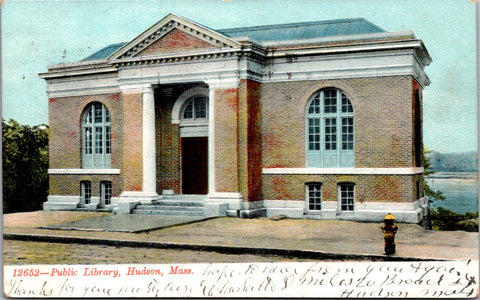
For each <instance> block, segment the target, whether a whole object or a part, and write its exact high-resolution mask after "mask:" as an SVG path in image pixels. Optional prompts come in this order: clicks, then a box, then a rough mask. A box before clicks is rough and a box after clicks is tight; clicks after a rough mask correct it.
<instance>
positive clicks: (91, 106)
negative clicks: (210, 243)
mask: <svg viewBox="0 0 480 300" xmlns="http://www.w3.org/2000/svg"><path fill="white" fill-rule="evenodd" d="M430 62H431V58H430V56H429V54H428V51H427V50H426V48H425V46H424V44H423V42H422V41H421V40H420V39H418V38H417V37H416V36H415V34H414V33H413V32H412V31H400V32H386V31H385V30H383V29H381V28H379V27H378V26H376V25H374V24H372V23H370V22H369V21H367V20H365V19H363V18H357V19H342V20H332V21H318V22H304V23H291V24H278V25H269V26H254V27H241V28H230V29H218V30H217V29H215V30H214V29H210V28H208V27H205V26H203V25H201V24H198V23H196V22H193V21H191V20H188V19H185V18H183V17H181V16H178V15H175V14H169V15H167V16H166V17H165V18H163V19H162V20H160V21H159V22H158V23H156V24H154V25H153V26H152V27H150V28H148V29H147V30H146V31H144V32H143V33H141V34H140V35H138V36H137V37H136V38H135V39H133V40H132V41H129V42H126V43H120V44H114V45H109V46H106V47H105V48H103V49H101V50H100V51H98V52H96V53H93V54H92V55H91V56H89V57H87V58H85V59H83V60H82V61H79V62H75V63H67V64H58V65H53V66H49V68H48V72H46V73H42V74H40V76H41V78H43V79H45V80H46V82H47V86H48V95H49V96H48V97H49V124H50V145H49V147H50V169H49V178H50V195H49V196H48V201H47V202H45V203H44V206H43V208H44V210H91V211H112V212H115V213H117V214H182V215H200V216H206V217H214V216H232V217H260V216H266V217H272V216H279V215H284V216H286V217H289V218H310V219H344V220H355V221H379V220H382V219H383V217H384V216H385V214H386V213H392V214H394V215H395V217H396V219H397V220H398V221H400V222H409V223H418V222H420V221H421V220H422V219H423V218H424V217H425V216H426V213H427V211H428V201H427V200H426V198H425V197H424V195H423V180H424V179H423V138H422V91H423V89H424V88H425V87H426V86H428V85H429V83H430V80H429V78H428V77H427V75H426V74H425V72H424V68H425V66H427V65H429V64H430Z"/></svg>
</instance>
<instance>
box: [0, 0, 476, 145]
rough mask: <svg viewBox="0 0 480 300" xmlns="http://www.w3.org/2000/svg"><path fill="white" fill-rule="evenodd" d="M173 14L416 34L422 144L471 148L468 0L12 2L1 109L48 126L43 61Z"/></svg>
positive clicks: (472, 14) (6, 10)
mask: <svg viewBox="0 0 480 300" xmlns="http://www.w3.org/2000/svg"><path fill="white" fill-rule="evenodd" d="M170 12H173V13H176V14H179V15H181V16H184V17H186V18H188V19H190V20H192V21H195V22H198V23H200V24H202V25H205V26H207V27H210V28H214V29H220V28H229V27H241V26H242V27H243V26H255V25H268V24H279V23H289V22H305V21H318V20H332V19H341V18H353V17H364V18H366V19H368V20H369V21H371V22H373V23H374V24H376V25H378V26H380V27H381V28H383V29H385V30H387V31H402V30H413V31H414V32H415V34H416V35H417V36H418V37H419V38H421V39H422V40H423V41H424V43H425V45H426V47H427V49H428V51H429V53H430V55H431V56H432V58H433V62H432V64H431V65H430V66H429V67H427V68H426V72H427V74H428V76H429V77H430V79H431V80H432V84H431V85H430V86H428V87H427V88H426V89H425V91H424V143H425V145H426V146H427V147H428V148H429V149H431V150H437V151H442V152H464V151H476V150H477V129H478V125H477V99H476V84H477V79H476V5H475V3H473V2H472V1H470V0H442V1H438V0H422V1H418V0H378V1H373V0H348V1H347V0H269V1H259V0H229V1H224V0H171V1H164V0H161V1H132V0H130V1H53V0H43V1H15V0H6V1H5V2H4V3H3V6H2V11H1V13H2V15H1V17H2V18H1V23H2V24H1V25H2V32H1V33H2V35H1V36H2V115H3V117H4V118H6V119H9V118H13V119H16V120H18V121H19V122H20V123H23V124H30V125H36V124H41V123H47V124H48V97H47V93H46V83H45V82H44V81H43V80H42V79H40V78H39V77H38V75H37V74H38V73H41V72H45V71H47V66H48V65H52V64H57V63H63V62H75V61H78V60H81V59H83V58H85V57H87V56H88V55H90V54H92V53H93V52H95V51H97V50H99V49H101V48H103V47H104V46H106V45H108V44H113V43H118V42H126V41H129V40H131V39H133V38H135V37H136V36H137V35H138V34H140V33H142V32H143V31H144V30H145V29H147V28H149V27H150V26H151V25H153V24H155V23H156V22H158V21H159V20H160V19H162V18H163V17H164V16H165V15H167V14H168V13H170Z"/></svg>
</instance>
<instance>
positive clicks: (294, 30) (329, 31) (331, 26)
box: [82, 18, 385, 61]
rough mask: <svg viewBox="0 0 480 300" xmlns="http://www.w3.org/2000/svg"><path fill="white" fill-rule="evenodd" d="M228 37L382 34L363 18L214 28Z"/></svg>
mask: <svg viewBox="0 0 480 300" xmlns="http://www.w3.org/2000/svg"><path fill="white" fill-rule="evenodd" d="M213 31H215V32H217V33H220V34H222V35H224V36H226V37H229V38H239V37H248V38H251V39H254V40H257V41H260V42H271V41H287V40H302V39H313V38H322V37H330V36H342V35H356V34H368V33H379V32H385V30H383V29H382V28H380V27H378V26H376V25H375V24H373V23H371V22H369V21H367V20H365V19H364V18H355V19H341V20H330V21H315V22H302V23H288V24H277V25H266V26H253V27H238V28H229V29H217V30H215V29H213ZM125 44H126V43H119V44H112V45H109V46H107V47H105V48H103V49H101V50H99V51H97V52H95V53H93V54H92V55H90V56H89V57H87V58H85V59H83V60H82V61H89V60H97V59H105V58H107V57H109V56H110V54H112V53H114V52H115V51H116V50H118V49H119V48H121V47H122V46H123V45H125Z"/></svg>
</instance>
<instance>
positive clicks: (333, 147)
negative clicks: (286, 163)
mask: <svg viewBox="0 0 480 300" xmlns="http://www.w3.org/2000/svg"><path fill="white" fill-rule="evenodd" d="M306 146H307V162H306V163H307V167H318V168H337V167H354V166H355V151H354V150H355V125H354V114H353V106H352V103H351V102H350V100H349V99H348V98H347V96H346V95H345V94H344V93H343V92H342V91H341V90H339V89H335V88H327V89H322V90H319V91H318V92H316V93H315V94H313V96H312V97H311V98H310V101H309V104H308V106H307V145H306Z"/></svg>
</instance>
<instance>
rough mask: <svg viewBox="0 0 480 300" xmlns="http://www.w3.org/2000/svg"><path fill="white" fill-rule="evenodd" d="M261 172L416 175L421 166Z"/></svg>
mask: <svg viewBox="0 0 480 300" xmlns="http://www.w3.org/2000/svg"><path fill="white" fill-rule="evenodd" d="M262 173H263V174H267V175H268V174H271V175H274V174H275V175H278V174H283V175H337V174H345V175H416V174H422V173H423V168H421V167H415V168H263V169H262Z"/></svg>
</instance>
